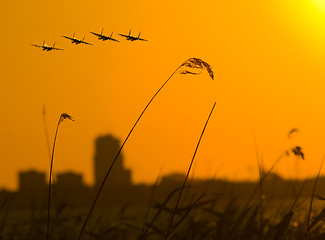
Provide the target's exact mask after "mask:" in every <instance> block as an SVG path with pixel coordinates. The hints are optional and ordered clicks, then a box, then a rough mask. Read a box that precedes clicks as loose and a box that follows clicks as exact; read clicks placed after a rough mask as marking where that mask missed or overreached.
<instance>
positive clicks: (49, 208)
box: [46, 113, 74, 240]
mask: <svg viewBox="0 0 325 240" xmlns="http://www.w3.org/2000/svg"><path fill="white" fill-rule="evenodd" d="M66 118H68V119H70V120H72V121H74V120H73V119H72V117H71V116H70V115H68V114H66V113H62V114H61V116H60V118H59V121H58V124H57V126H56V131H55V135H54V141H53V148H52V154H51V166H50V177H49V196H48V206H47V228H46V239H47V240H49V239H50V210H51V187H52V170H53V158H54V149H55V143H56V137H57V135H58V131H59V126H60V123H61V122H62V121H63V120H64V119H66Z"/></svg>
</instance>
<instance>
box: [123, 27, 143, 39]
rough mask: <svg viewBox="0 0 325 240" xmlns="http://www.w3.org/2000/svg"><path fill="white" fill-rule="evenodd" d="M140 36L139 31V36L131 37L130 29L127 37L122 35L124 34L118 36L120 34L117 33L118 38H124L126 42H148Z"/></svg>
mask: <svg viewBox="0 0 325 240" xmlns="http://www.w3.org/2000/svg"><path fill="white" fill-rule="evenodd" d="M140 34H141V31H140V33H139V35H138V36H137V37H135V36H132V35H131V29H130V31H129V35H124V34H120V33H119V34H118V35H120V36H122V37H125V38H126V40H128V41H136V40H140V41H148V40H146V39H143V38H140Z"/></svg>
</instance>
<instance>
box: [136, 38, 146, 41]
mask: <svg viewBox="0 0 325 240" xmlns="http://www.w3.org/2000/svg"><path fill="white" fill-rule="evenodd" d="M137 39H138V40H140V41H148V40H146V39H143V38H137Z"/></svg>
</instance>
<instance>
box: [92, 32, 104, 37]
mask: <svg viewBox="0 0 325 240" xmlns="http://www.w3.org/2000/svg"><path fill="white" fill-rule="evenodd" d="M90 33H92V34H94V35H96V36H97V37H100V36H101V35H100V34H98V33H94V32H90Z"/></svg>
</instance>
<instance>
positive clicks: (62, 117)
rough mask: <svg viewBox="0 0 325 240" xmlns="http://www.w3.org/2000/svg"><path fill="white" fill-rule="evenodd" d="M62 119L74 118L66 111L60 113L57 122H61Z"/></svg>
mask: <svg viewBox="0 0 325 240" xmlns="http://www.w3.org/2000/svg"><path fill="white" fill-rule="evenodd" d="M64 119H69V120H71V121H74V119H73V118H72V117H71V116H70V115H69V114H67V113H62V114H61V116H60V120H59V124H60V123H62V122H63V120H64Z"/></svg>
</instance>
